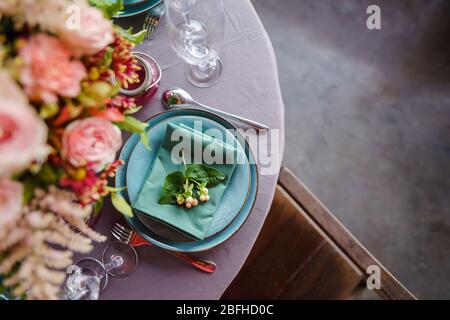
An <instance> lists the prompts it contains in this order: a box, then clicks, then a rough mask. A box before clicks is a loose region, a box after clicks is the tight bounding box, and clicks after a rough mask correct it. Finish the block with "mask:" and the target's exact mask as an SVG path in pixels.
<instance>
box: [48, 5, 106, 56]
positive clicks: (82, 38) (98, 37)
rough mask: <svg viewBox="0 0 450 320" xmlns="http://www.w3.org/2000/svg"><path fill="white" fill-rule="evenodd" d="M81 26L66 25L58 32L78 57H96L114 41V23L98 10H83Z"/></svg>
mask: <svg viewBox="0 0 450 320" xmlns="http://www.w3.org/2000/svg"><path fill="white" fill-rule="evenodd" d="M79 24H80V25H79V26H76V25H74V26H70V25H68V24H67V23H66V24H63V25H60V26H59V27H58V30H56V32H57V34H58V35H59V36H60V38H61V39H62V41H63V42H64V43H65V44H66V45H67V46H68V47H69V48H70V50H71V51H72V53H73V54H74V55H75V56H77V57H79V56H83V55H94V54H96V53H98V52H99V51H101V50H102V49H104V48H105V47H106V46H107V45H109V44H110V43H111V42H113V40H114V36H113V24H112V22H111V21H109V20H108V19H106V18H105V17H104V16H103V13H102V11H100V10H99V9H97V8H93V7H85V8H82V9H81V10H80V16H79Z"/></svg>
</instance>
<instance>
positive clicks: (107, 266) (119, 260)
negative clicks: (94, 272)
mask: <svg viewBox="0 0 450 320" xmlns="http://www.w3.org/2000/svg"><path fill="white" fill-rule="evenodd" d="M122 264H123V258H122V257H120V256H115V257H113V258H112V260H111V262H110V263H107V264H105V269H104V271H103V272H102V274H101V275H100V279H102V278H103V277H104V276H105V275H106V273H108V272H109V271H111V270H113V269H115V268H118V267H120V266H121V265H122Z"/></svg>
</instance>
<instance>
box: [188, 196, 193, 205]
mask: <svg viewBox="0 0 450 320" xmlns="http://www.w3.org/2000/svg"><path fill="white" fill-rule="evenodd" d="M192 201H194V198H192V197H187V198H186V203H190V204H192Z"/></svg>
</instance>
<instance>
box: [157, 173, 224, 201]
mask: <svg viewBox="0 0 450 320" xmlns="http://www.w3.org/2000/svg"><path fill="white" fill-rule="evenodd" d="M225 178H226V176H225V174H224V173H222V172H220V171H219V170H216V169H214V168H211V167H208V166H207V165H204V164H191V165H189V166H186V169H185V171H184V173H183V172H181V171H175V172H172V173H170V174H169V175H167V176H166V178H165V180H164V185H163V188H162V191H161V195H160V198H159V200H158V203H159V204H175V203H176V200H177V198H179V197H183V198H188V197H191V196H193V195H194V189H195V188H196V189H198V191H197V192H198V194H200V195H201V194H203V193H204V191H203V190H204V188H205V187H206V186H208V187H210V188H213V187H215V186H217V185H218V184H219V183H221V182H223V181H225Z"/></svg>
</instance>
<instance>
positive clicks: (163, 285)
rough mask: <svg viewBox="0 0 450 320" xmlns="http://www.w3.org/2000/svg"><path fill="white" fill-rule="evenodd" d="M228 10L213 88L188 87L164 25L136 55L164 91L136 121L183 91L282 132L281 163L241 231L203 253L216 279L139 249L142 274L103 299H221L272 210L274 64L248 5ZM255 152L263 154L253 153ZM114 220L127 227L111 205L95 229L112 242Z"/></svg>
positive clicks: (264, 181) (240, 1) (279, 124)
mask: <svg viewBox="0 0 450 320" xmlns="http://www.w3.org/2000/svg"><path fill="white" fill-rule="evenodd" d="M225 10H226V12H225V15H226V26H225V38H224V42H223V46H222V49H221V56H222V59H223V62H224V72H223V75H222V78H221V79H220V81H219V82H218V83H217V84H216V85H214V86H212V87H210V88H206V89H201V88H196V87H193V86H192V85H190V84H189V83H188V82H187V80H186V76H185V73H184V62H183V61H182V60H181V59H179V58H178V57H177V56H176V54H175V53H174V51H173V50H172V49H171V48H170V45H169V42H168V38H167V34H166V29H165V19H164V18H163V19H162V21H161V25H160V27H159V28H158V30H157V31H156V33H155V34H154V35H153V39H152V40H151V41H147V40H146V41H144V42H143V43H142V44H140V45H139V46H138V47H137V48H136V49H135V50H136V51H142V52H146V53H148V54H150V55H151V56H152V57H153V58H155V59H156V61H158V63H159V64H160V65H161V69H162V80H161V87H160V92H158V94H157V95H156V96H155V97H154V98H153V100H152V101H151V102H150V103H148V104H147V105H146V106H144V108H143V109H142V110H141V111H140V112H139V113H138V114H136V116H137V117H139V118H140V119H142V120H145V119H147V118H149V117H150V116H152V115H154V114H156V113H158V112H161V111H163V109H164V108H163V106H162V105H161V103H160V100H159V98H160V93H161V91H162V89H164V88H168V87H172V86H178V87H181V88H184V89H185V90H187V91H188V92H190V93H191V94H192V96H193V97H194V98H196V99H197V100H198V101H201V102H203V103H206V104H209V105H211V106H216V107H218V108H220V109H221V110H224V111H228V112H232V113H235V114H238V115H241V116H243V117H246V118H250V119H253V120H256V121H259V122H261V123H264V124H266V125H268V126H269V127H270V128H272V129H278V130H279V131H277V130H274V132H276V133H277V134H278V133H279V135H278V137H277V135H274V137H275V138H276V139H275V140H278V141H275V143H276V145H274V146H275V148H274V150H273V151H272V153H273V154H272V155H271V159H272V161H276V162H275V163H272V166H273V165H274V164H275V170H271V171H272V172H269V174H267V172H266V173H265V174H261V168H262V165H260V166H259V171H260V173H259V190H258V195H257V199H256V203H255V206H254V208H253V210H252V212H251V214H250V217H249V218H248V219H247V221H246V222H245V224H244V225H243V227H242V228H241V229H240V230H239V231H238V232H237V233H236V234H235V235H234V236H233V237H232V238H231V239H229V240H227V241H226V242H225V243H223V244H221V245H219V246H218V247H216V248H214V249H212V250H210V251H207V252H202V253H199V254H198V256H201V257H202V258H205V259H208V260H212V261H214V262H215V263H216V264H217V266H218V268H217V271H216V272H215V273H214V274H205V273H203V272H200V271H198V270H196V269H194V268H193V267H191V266H190V265H188V264H186V263H185V262H184V261H182V260H181V259H178V258H176V257H174V256H172V255H171V254H168V253H167V252H164V251H163V250H162V249H159V248H157V247H148V246H145V247H140V248H137V251H138V254H139V265H138V267H137V269H136V271H135V272H134V273H133V274H131V275H130V276H128V277H126V278H121V279H119V278H110V281H109V285H108V287H107V288H106V290H105V291H104V292H103V293H102V294H101V298H102V299H219V298H220V296H221V295H222V293H223V292H224V291H225V290H226V288H227V287H228V285H229V284H230V283H231V281H232V280H233V279H234V277H235V276H236V275H237V274H238V272H239V270H240V269H241V267H242V265H243V263H244V262H245V259H246V258H247V256H248V254H249V253H250V250H251V248H252V246H253V244H254V242H255V240H256V238H257V236H258V233H259V231H260V229H261V227H262V225H263V223H264V220H265V218H266V216H267V213H268V211H269V209H270V205H271V202H272V198H273V195H274V192H275V186H276V183H277V178H278V169H279V166H280V162H281V156H282V154H283V148H284V106H283V101H282V98H281V93H280V88H279V84H278V75H277V67H276V60H275V56H274V52H273V48H272V45H271V43H270V40H269V38H268V36H267V34H266V32H265V30H264V27H263V25H262V24H261V21H260V20H259V18H258V16H257V14H256V12H255V10H254V8H253V6H252V4H251V3H250V1H247V0H245V1H244V0H226V1H225ZM130 21H131V23H133V24H135V25H136V28H135V30H139V27H141V26H142V22H143V17H142V16H140V17H133V18H127V19H126V20H124V21H123V23H124V24H126V23H127V22H128V23H129V22H130ZM268 135H269V136H270V133H269V134H268ZM269 140H270V139H269ZM253 152H254V153H256V152H257V150H255V149H254V148H253ZM115 221H119V222H122V223H124V220H123V218H122V217H121V215H120V214H119V213H117V211H115V210H114V209H113V208H112V206H111V204H110V203H109V201H108V202H107V203H106V204H105V207H104V208H103V212H102V216H101V218H100V221H99V222H98V223H97V225H96V226H95V228H94V229H95V230H97V231H99V232H101V233H102V234H105V235H108V241H112V240H113V239H112V236H110V234H109V231H110V229H111V227H112V225H113V223H114V222H115ZM105 245H106V244H105V243H100V244H96V245H95V248H94V251H93V252H91V253H90V254H89V256H92V257H100V256H101V253H102V250H103V248H104V247H105Z"/></svg>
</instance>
